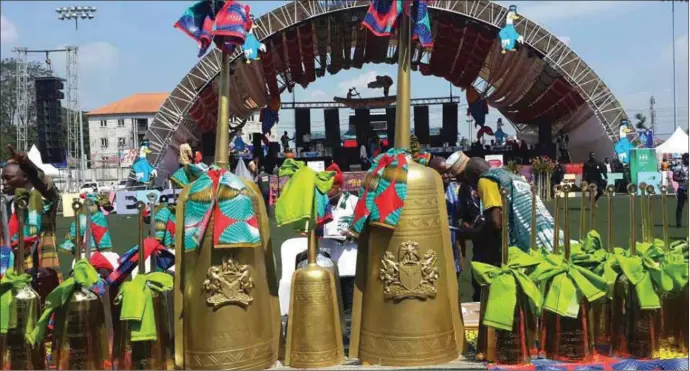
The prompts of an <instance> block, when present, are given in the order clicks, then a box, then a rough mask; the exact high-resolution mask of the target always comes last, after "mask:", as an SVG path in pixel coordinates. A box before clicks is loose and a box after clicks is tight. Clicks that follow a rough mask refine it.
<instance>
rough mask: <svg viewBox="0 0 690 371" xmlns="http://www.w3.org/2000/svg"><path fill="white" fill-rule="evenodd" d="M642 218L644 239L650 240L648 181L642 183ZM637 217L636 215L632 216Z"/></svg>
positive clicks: (645, 240) (644, 240)
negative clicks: (647, 216)
mask: <svg viewBox="0 0 690 371" xmlns="http://www.w3.org/2000/svg"><path fill="white" fill-rule="evenodd" d="M639 190H640V219H641V220H642V241H643V242H647V241H649V231H648V230H647V229H648V228H649V225H648V224H647V218H646V215H647V183H644V182H642V183H640V188H639ZM631 217H632V218H635V216H631Z"/></svg>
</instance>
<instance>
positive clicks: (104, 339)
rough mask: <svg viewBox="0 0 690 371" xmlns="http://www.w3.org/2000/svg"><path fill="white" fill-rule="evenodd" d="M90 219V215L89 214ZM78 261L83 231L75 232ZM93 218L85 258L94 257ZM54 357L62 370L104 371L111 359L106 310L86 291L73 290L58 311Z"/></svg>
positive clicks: (78, 205) (75, 207) (77, 207)
mask: <svg viewBox="0 0 690 371" xmlns="http://www.w3.org/2000/svg"><path fill="white" fill-rule="evenodd" d="M81 207H83V206H82V204H81V203H79V201H75V202H74V203H72V209H73V210H74V215H75V219H76V221H75V223H76V225H79V210H80V209H81ZM87 215H88V214H87ZM76 231H77V232H76V237H75V240H76V241H77V243H76V248H75V260H77V261H79V260H80V259H81V257H82V252H81V249H82V238H81V236H80V228H76ZM90 231H91V225H90V218H87V223H86V235H87V238H86V239H85V240H86V242H85V244H84V252H85V256H87V257H88V256H91V248H90V243H91V238H89V237H88V236H89V233H90ZM53 344H54V348H53V356H54V357H55V360H54V362H55V367H56V368H57V369H60V370H104V369H105V368H106V366H105V361H106V360H107V359H108V353H109V352H108V335H107V330H106V318H105V309H104V308H103V302H102V301H101V298H100V297H99V296H98V294H96V293H95V292H93V291H91V290H90V289H89V288H87V287H78V288H76V289H75V290H74V292H73V294H72V298H71V299H70V301H69V303H68V304H67V305H66V306H64V307H63V308H59V309H58V310H56V311H55V329H54V331H53Z"/></svg>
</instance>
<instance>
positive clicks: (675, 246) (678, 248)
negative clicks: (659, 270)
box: [668, 239, 688, 262]
mask: <svg viewBox="0 0 690 371" xmlns="http://www.w3.org/2000/svg"><path fill="white" fill-rule="evenodd" d="M668 247H669V251H671V252H673V253H675V254H680V255H682V256H683V258H684V259H685V261H686V262H687V261H688V240H687V239H685V240H677V241H673V242H671V243H670V244H669V246H668Z"/></svg>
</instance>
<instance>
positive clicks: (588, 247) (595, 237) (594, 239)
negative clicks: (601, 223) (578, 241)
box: [582, 230, 604, 253]
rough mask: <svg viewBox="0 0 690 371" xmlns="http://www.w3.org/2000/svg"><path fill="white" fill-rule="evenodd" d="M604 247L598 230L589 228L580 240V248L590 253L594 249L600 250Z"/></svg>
mask: <svg viewBox="0 0 690 371" xmlns="http://www.w3.org/2000/svg"><path fill="white" fill-rule="evenodd" d="M603 248H604V243H603V242H602V241H601V236H600V235H599V232H597V231H595V230H591V231H589V232H588V233H587V235H586V236H585V239H584V240H582V250H583V251H585V252H587V253H591V252H594V251H598V250H602V249H603Z"/></svg>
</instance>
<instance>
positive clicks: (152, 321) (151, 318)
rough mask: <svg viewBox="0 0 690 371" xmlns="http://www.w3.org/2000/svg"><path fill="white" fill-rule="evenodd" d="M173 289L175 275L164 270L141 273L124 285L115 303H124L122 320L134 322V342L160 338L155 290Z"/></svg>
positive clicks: (161, 291) (132, 325)
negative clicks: (157, 326) (155, 305)
mask: <svg viewBox="0 0 690 371" xmlns="http://www.w3.org/2000/svg"><path fill="white" fill-rule="evenodd" d="M172 289H173V277H172V276H171V275H169V274H168V273H163V272H154V273H149V274H139V275H137V276H136V277H134V278H133V279H132V280H131V281H129V282H125V283H124V284H123V285H122V288H120V292H119V293H118V295H117V297H116V298H115V305H118V304H120V303H122V312H121V314H120V320H122V321H131V322H132V324H131V329H132V331H131V332H132V338H131V340H132V341H133V342H134V341H156V340H157V339H158V334H157V332H156V314H155V312H154V308H153V292H154V291H156V292H158V293H161V294H162V293H164V292H166V291H170V290H172Z"/></svg>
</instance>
